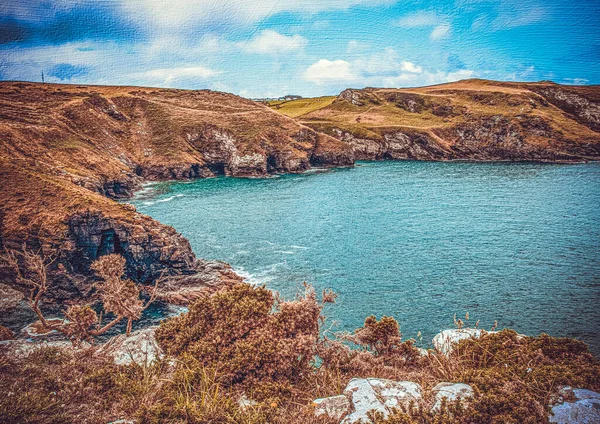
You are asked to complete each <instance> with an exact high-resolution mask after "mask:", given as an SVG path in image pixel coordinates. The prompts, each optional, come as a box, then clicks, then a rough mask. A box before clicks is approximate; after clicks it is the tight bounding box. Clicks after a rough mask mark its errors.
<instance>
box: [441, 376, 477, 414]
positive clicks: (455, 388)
mask: <svg viewBox="0 0 600 424" xmlns="http://www.w3.org/2000/svg"><path fill="white" fill-rule="evenodd" d="M432 393H433V395H434V398H435V403H434V404H433V407H432V408H431V410H432V411H433V412H435V411H439V410H440V408H441V407H442V402H443V400H444V399H446V402H455V401H457V400H459V399H460V400H461V401H463V405H464V404H465V401H468V399H469V398H471V397H473V388H472V387H471V386H469V385H468V384H465V383H446V382H443V383H439V384H437V385H436V386H435V387H434V388H433V390H432Z"/></svg>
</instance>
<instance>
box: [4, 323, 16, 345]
mask: <svg viewBox="0 0 600 424" xmlns="http://www.w3.org/2000/svg"><path fill="white" fill-rule="evenodd" d="M14 337H15V335H14V333H13V332H12V331H11V330H9V329H8V328H6V327H4V326H3V325H0V342H1V341H4V340H11V339H13V338H14Z"/></svg>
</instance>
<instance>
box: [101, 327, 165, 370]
mask: <svg viewBox="0 0 600 424" xmlns="http://www.w3.org/2000/svg"><path fill="white" fill-rule="evenodd" d="M155 331H156V327H149V328H144V329H143V330H138V331H134V332H133V333H131V334H130V335H129V336H127V335H126V334H121V335H118V336H115V337H113V338H112V339H110V340H109V341H108V342H106V343H105V344H103V345H101V346H100V347H99V348H98V352H97V353H98V354H100V355H107V356H112V358H113V359H114V361H115V364H117V365H129V364H132V363H136V364H138V365H145V364H151V363H152V362H154V361H157V360H160V359H162V358H163V357H164V356H165V355H164V352H163V350H162V349H161V347H160V346H159V345H158V342H157V341H156V338H155V337H154V332H155Z"/></svg>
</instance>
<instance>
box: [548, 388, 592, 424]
mask: <svg viewBox="0 0 600 424" xmlns="http://www.w3.org/2000/svg"><path fill="white" fill-rule="evenodd" d="M560 395H561V397H560V400H559V403H558V404H556V405H554V406H553V407H552V412H551V416H550V422H551V423H558V424H593V423H600V393H596V392H593V391H591V390H586V389H572V388H571V387H564V388H562V389H561V391H560Z"/></svg>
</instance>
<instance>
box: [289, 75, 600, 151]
mask: <svg viewBox="0 0 600 424" xmlns="http://www.w3.org/2000/svg"><path fill="white" fill-rule="evenodd" d="M599 99H600V87H599V86H581V87H577V86H561V85H558V84H554V83H551V82H540V83H504V82H494V81H486V80H466V81H460V82H456V83H449V84H441V85H435V86H429V87H421V88H407V89H387V88H365V89H362V90H352V89H349V90H345V91H344V92H342V93H341V94H340V95H339V96H338V97H337V98H336V99H335V100H334V101H332V102H331V103H329V104H325V103H326V102H321V101H320V100H319V99H314V101H311V99H302V100H297V101H292V102H287V103H285V104H284V105H283V106H281V107H280V109H279V112H281V113H286V111H292V110H294V111H295V110H298V111H304V110H308V109H313V110H311V111H307V112H305V113H301V114H300V113H298V114H294V115H292V114H290V116H295V118H296V120H297V121H298V122H299V123H302V124H304V125H307V126H309V127H311V128H313V129H315V130H317V131H320V132H324V133H326V134H329V135H331V136H334V137H336V138H338V139H340V140H342V141H345V142H347V143H348V144H350V145H351V146H352V147H353V149H354V152H355V155H356V158H357V159H385V158H388V159H428V160H448V159H471V160H537V161H576V160H597V159H598V158H599V157H600V133H599V131H600V103H598V102H599ZM296 102H298V103H297V104H296ZM300 102H301V103H300ZM306 105H310V108H309V107H307V106H306Z"/></svg>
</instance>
